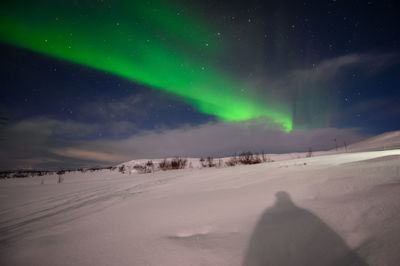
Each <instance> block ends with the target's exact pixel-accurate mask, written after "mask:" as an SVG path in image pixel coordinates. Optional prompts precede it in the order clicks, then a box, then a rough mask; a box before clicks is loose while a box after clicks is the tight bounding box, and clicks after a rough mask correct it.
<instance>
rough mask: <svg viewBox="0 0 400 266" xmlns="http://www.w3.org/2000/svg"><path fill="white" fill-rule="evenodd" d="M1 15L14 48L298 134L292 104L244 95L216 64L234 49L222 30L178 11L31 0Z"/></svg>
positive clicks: (225, 116)
mask: <svg viewBox="0 0 400 266" xmlns="http://www.w3.org/2000/svg"><path fill="white" fill-rule="evenodd" d="M111 10H112V12H111ZM1 12H2V14H1V23H0V25H1V26H0V38H1V40H2V41H4V42H6V43H9V44H12V45H16V46H19V47H23V48H26V49H29V50H32V51H35V52H38V53H42V54H45V55H48V56H52V57H56V58H59V59H63V60H68V61H71V62H75V63H78V64H82V65H85V66H88V67H91V68H95V69H98V70H101V71H106V72H108V73H112V74H115V75H118V76H120V77H124V78H127V79H129V80H132V81H136V82H139V83H141V84H145V85H147V86H150V87H153V88H157V89H160V90H165V91H168V92H170V93H173V94H175V95H177V96H179V97H181V99H182V100H184V101H186V102H188V103H190V104H191V105H192V106H194V107H195V108H196V109H197V110H199V111H201V112H203V113H205V114H210V115H214V116H217V117H218V118H220V119H221V120H223V121H243V120H249V119H254V118H260V117H264V118H269V119H270V120H272V121H273V122H275V123H276V124H278V125H279V126H280V127H281V128H282V129H283V130H284V131H290V130H292V113H291V112H292V111H291V110H290V108H289V106H288V105H287V103H284V102H278V101H276V99H274V98H264V99H259V98H258V97H257V95H256V94H255V93H252V90H251V89H250V90H248V92H247V93H246V94H243V93H242V92H243V88H244V85H243V81H242V80H240V79H238V78H236V77H235V76H233V75H230V74H229V73H227V72H226V71H224V69H221V68H219V67H218V66H215V65H214V64H213V61H214V60H215V59H216V58H217V57H218V53H220V51H221V50H225V49H227V48H226V47H224V46H223V43H222V42H221V41H219V36H220V35H218V33H217V31H215V30H214V31H213V30H212V29H211V28H212V27H211V26H209V25H207V24H206V23H204V22H203V21H202V20H201V19H200V18H193V17H192V16H191V15H190V14H184V13H183V14H180V13H177V12H176V11H174V10H173V9H172V7H171V6H168V5H167V6H164V5H163V4H161V2H157V1H152V5H149V4H148V2H147V4H146V3H144V2H142V1H120V2H114V1H105V2H103V3H101V4H99V5H96V6H93V5H91V4H90V3H89V2H85V1H81V2H80V4H79V5H76V4H74V3H72V2H68V1H67V2H63V3H58V2H57V1H56V2H48V1H44V2H43V3H41V4H39V3H38V2H31V1H29V2H26V3H25V4H24V6H23V7H22V8H21V6H20V4H16V5H15V6H14V5H8V6H7V8H2V11H1ZM115 13H117V14H118V16H115ZM82 14H83V15H82ZM194 17H195V16H194Z"/></svg>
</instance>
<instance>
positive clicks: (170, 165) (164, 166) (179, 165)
mask: <svg viewBox="0 0 400 266" xmlns="http://www.w3.org/2000/svg"><path fill="white" fill-rule="evenodd" d="M186 164H187V159H183V158H180V157H175V158H173V159H172V160H171V161H169V160H167V159H164V160H162V161H161V162H160V163H159V164H158V167H159V168H160V169H161V170H163V171H166V170H174V169H183V168H185V167H186Z"/></svg>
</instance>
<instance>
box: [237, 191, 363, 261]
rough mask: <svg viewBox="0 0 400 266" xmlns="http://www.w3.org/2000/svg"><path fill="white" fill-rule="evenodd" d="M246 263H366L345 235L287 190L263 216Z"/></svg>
mask: <svg viewBox="0 0 400 266" xmlns="http://www.w3.org/2000/svg"><path fill="white" fill-rule="evenodd" d="M243 265H244V266H261V265H262V266H266V265H271V266H331V265H332V266H333V265H335V266H339V265H340V266H359V265H363V266H366V265H367V264H366V263H365V262H363V260H362V259H361V258H360V257H359V256H358V255H357V254H356V253H355V252H354V251H352V250H351V249H350V248H349V247H348V246H347V245H346V243H345V242H344V241H343V239H341V238H340V236H339V235H338V234H337V233H335V232H334V231H333V230H332V229H330V228H329V227H328V226H327V225H326V224H325V223H324V222H323V221H322V220H321V219H319V218H318V217H317V216H315V215H314V214H312V213H311V212H309V211H307V210H305V209H302V208H299V207H297V206H296V205H295V204H294V203H293V201H292V200H291V198H290V195H289V194H288V193H286V192H277V193H276V201H275V204H274V206H272V207H271V208H268V209H267V210H266V211H265V212H264V213H263V215H262V217H261V218H260V220H259V222H258V224H257V226H256V228H255V230H254V232H253V234H252V236H251V239H250V242H249V245H248V248H247V252H246V255H245V257H244V261H243Z"/></svg>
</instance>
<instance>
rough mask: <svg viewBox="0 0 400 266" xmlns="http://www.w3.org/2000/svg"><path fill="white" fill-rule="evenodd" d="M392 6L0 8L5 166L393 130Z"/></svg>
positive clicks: (209, 150)
mask: <svg viewBox="0 0 400 266" xmlns="http://www.w3.org/2000/svg"><path fill="white" fill-rule="evenodd" d="M399 11H400V2H399V1H396V0H393V1H385V0H380V1H345V0H343V1H341V0H336V1H283V0H280V1H253V0H246V1H232V0H231V1H215V0H214V1H211V0H208V1H207V0H202V1H183V0H182V1H173V0H170V1H161V0H160V1H158V0H157V1H154V0H149V1H127V0H126V1H106V0H105V1H88V0H87V1H78V0H77V1H43V0H39V1H2V3H1V4H0V51H1V61H0V69H1V71H0V85H1V91H0V93H1V94H0V99H1V101H0V116H1V120H0V147H1V149H0V156H1V158H2V160H1V162H0V169H3V170H7V169H44V168H46V169H48V168H51V169H53V168H77V167H94V166H104V165H112V164H116V163H120V162H123V161H127V160H131V159H135V158H162V157H166V156H193V157H194V156H196V157H197V156H208V155H211V156H216V157H218V156H227V155H231V154H233V153H235V152H242V151H247V150H252V151H253V152H261V151H264V152H267V153H281V152H296V151H306V150H308V148H309V147H312V148H313V150H317V149H329V148H332V147H333V146H334V145H335V143H334V141H333V140H334V139H337V140H338V141H339V142H340V143H342V142H343V143H344V142H347V143H351V142H354V141H358V140H361V139H363V138H366V137H368V136H371V135H375V134H379V133H383V132H386V131H392V130H399V129H400V123H399V121H400V105H399V104H400V92H399V86H400V57H399V51H400V49H399V48H400V19H399V15H398V14H399Z"/></svg>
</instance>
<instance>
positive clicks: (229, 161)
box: [225, 155, 239, 166]
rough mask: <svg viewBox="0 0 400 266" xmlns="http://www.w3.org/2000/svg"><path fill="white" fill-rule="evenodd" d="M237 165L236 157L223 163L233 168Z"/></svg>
mask: <svg viewBox="0 0 400 266" xmlns="http://www.w3.org/2000/svg"><path fill="white" fill-rule="evenodd" d="M238 163H239V161H238V159H237V157H236V155H235V156H233V157H231V158H230V159H229V160H228V161H226V162H225V164H226V166H235V165H237V164H238Z"/></svg>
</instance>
